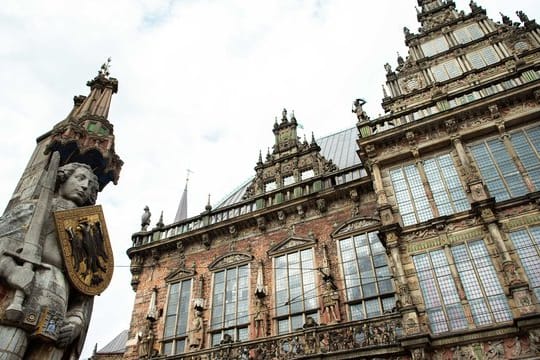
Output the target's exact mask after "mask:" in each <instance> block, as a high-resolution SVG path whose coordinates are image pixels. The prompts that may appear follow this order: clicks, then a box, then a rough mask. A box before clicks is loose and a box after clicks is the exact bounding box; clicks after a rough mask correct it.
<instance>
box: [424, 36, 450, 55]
mask: <svg viewBox="0 0 540 360" xmlns="http://www.w3.org/2000/svg"><path fill="white" fill-rule="evenodd" d="M445 45H446V46H445ZM420 48H421V49H422V53H423V54H424V56H425V57H430V56H434V55H437V54H440V53H443V52H445V51H447V50H448V49H450V43H449V42H448V40H447V39H446V37H445V36H444V34H443V35H440V36H437V37H435V38H433V39H430V40H428V41H425V42H424V43H422V44H420Z"/></svg>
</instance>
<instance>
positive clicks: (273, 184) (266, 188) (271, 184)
mask: <svg viewBox="0 0 540 360" xmlns="http://www.w3.org/2000/svg"><path fill="white" fill-rule="evenodd" d="M276 189H277V184H276V182H275V181H269V182H267V183H266V184H264V191H265V192H270V191H274V190H276Z"/></svg>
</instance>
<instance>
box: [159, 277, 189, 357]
mask: <svg viewBox="0 0 540 360" xmlns="http://www.w3.org/2000/svg"><path fill="white" fill-rule="evenodd" d="M190 297H191V279H187V280H184V281H181V282H178V283H174V284H171V285H169V295H168V299H167V309H166V311H165V314H166V315H165V326H164V330H163V337H164V338H167V337H173V336H174V337H176V339H174V340H172V341H168V342H166V343H164V347H163V349H164V353H165V354H167V355H172V354H179V353H183V352H184V346H185V338H186V336H187V333H186V329H187V320H188V314H189V303H190Z"/></svg>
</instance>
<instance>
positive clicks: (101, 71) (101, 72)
mask: <svg viewBox="0 0 540 360" xmlns="http://www.w3.org/2000/svg"><path fill="white" fill-rule="evenodd" d="M110 67H111V57H110V56H109V57H108V58H107V61H106V62H104V63H103V65H101V68H100V69H99V71H98V74H99V75H100V76H103V77H105V78H109V75H110V72H109V69H110Z"/></svg>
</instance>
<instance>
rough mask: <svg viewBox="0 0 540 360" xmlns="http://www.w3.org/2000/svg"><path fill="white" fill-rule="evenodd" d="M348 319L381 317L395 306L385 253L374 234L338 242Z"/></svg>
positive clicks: (360, 235)
mask: <svg viewBox="0 0 540 360" xmlns="http://www.w3.org/2000/svg"><path fill="white" fill-rule="evenodd" d="M338 244H339V251H340V253H341V261H342V264H343V274H344V276H345V287H346V289H347V303H348V306H349V316H350V320H361V319H366V318H370V317H374V316H379V315H382V314H383V313H384V312H386V311H391V310H392V308H393V307H394V306H395V302H396V299H395V296H394V288H393V286H392V278H391V275H390V270H389V268H388V263H387V259H386V252H385V249H384V247H383V245H382V244H381V241H380V240H379V237H378V236H377V233H376V232H368V233H364V234H359V235H354V236H353V237H350V238H348V239H343V240H340V241H339V242H338Z"/></svg>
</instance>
